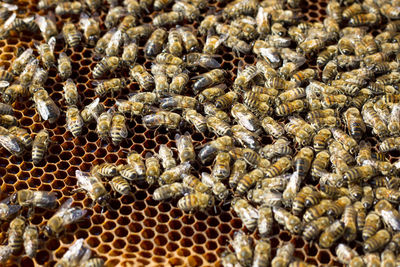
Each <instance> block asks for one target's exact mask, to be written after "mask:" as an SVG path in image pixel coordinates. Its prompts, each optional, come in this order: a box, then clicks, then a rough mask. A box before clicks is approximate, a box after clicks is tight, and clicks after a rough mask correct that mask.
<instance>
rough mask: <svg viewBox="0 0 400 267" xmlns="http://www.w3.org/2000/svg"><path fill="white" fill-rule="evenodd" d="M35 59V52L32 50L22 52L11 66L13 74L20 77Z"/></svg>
mask: <svg viewBox="0 0 400 267" xmlns="http://www.w3.org/2000/svg"><path fill="white" fill-rule="evenodd" d="M32 59H33V50H32V49H31V48H29V49H27V50H25V51H24V52H22V53H21V54H20V55H19V56H18V57H17V58H16V59H15V60H14V61H13V62H12V64H11V72H12V73H13V74H14V75H20V74H21V73H22V71H23V70H24V69H25V66H26V65H27V64H28V63H29V62H30V61H31V60H32Z"/></svg>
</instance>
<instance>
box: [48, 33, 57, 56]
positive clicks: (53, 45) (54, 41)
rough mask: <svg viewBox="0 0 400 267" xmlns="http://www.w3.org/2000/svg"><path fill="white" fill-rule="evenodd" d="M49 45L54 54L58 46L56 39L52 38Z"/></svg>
mask: <svg viewBox="0 0 400 267" xmlns="http://www.w3.org/2000/svg"><path fill="white" fill-rule="evenodd" d="M48 45H49V47H50V50H51V52H52V53H53V52H54V47H55V46H56V37H54V36H52V37H51V38H50V39H49V41H48Z"/></svg>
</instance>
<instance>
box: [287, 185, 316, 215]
mask: <svg viewBox="0 0 400 267" xmlns="http://www.w3.org/2000/svg"><path fill="white" fill-rule="evenodd" d="M313 191H314V189H313V188H312V187H310V186H305V187H303V188H301V189H300V191H299V192H298V193H297V195H296V197H295V198H294V199H293V203H292V213H293V214H294V215H296V216H298V215H300V213H301V212H302V211H303V209H304V207H305V200H306V197H307V196H308V195H311V194H312V193H313Z"/></svg>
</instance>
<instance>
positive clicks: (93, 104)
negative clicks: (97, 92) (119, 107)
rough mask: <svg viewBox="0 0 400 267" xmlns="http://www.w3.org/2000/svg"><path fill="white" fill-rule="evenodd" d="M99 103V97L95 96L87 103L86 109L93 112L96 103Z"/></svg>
mask: <svg viewBox="0 0 400 267" xmlns="http://www.w3.org/2000/svg"><path fill="white" fill-rule="evenodd" d="M99 103H100V98H96V99H95V100H93V102H92V103H90V104H89V105H87V109H88V111H89V112H90V113H93V111H94V110H95V109H96V107H97V105H99Z"/></svg>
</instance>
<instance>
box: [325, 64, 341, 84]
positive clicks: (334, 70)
mask: <svg viewBox="0 0 400 267" xmlns="http://www.w3.org/2000/svg"><path fill="white" fill-rule="evenodd" d="M337 74H338V62H337V60H336V59H334V60H330V61H328V63H326V65H325V67H324V69H323V71H322V81H324V82H325V83H326V82H329V81H330V80H333V79H334V78H335V77H336V75H337Z"/></svg>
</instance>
